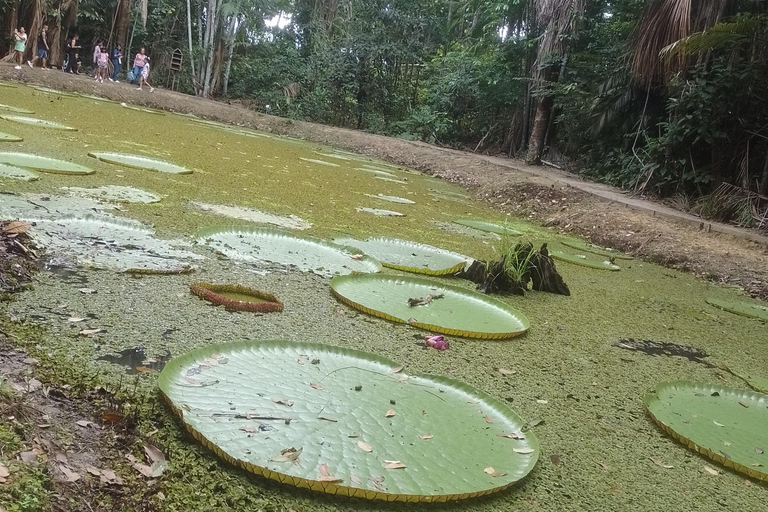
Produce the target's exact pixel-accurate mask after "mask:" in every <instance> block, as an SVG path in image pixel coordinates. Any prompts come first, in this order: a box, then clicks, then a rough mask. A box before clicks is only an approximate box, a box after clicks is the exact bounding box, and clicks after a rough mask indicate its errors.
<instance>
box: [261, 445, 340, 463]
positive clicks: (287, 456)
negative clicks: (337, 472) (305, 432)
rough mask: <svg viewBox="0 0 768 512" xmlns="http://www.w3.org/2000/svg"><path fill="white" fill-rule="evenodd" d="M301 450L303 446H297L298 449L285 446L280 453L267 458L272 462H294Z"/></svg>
mask: <svg viewBox="0 0 768 512" xmlns="http://www.w3.org/2000/svg"><path fill="white" fill-rule="evenodd" d="M302 450H303V448H299V449H298V450H297V449H296V448H286V449H285V450H283V451H282V452H280V455H278V456H277V457H274V458H271V459H269V460H271V461H273V462H294V461H296V460H297V459H298V458H299V455H301V451H302ZM326 467H327V466H326Z"/></svg>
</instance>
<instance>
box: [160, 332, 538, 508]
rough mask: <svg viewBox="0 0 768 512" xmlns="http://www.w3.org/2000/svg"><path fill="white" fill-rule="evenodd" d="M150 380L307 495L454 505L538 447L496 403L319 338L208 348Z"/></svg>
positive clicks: (254, 465) (221, 444)
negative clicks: (317, 341)
mask: <svg viewBox="0 0 768 512" xmlns="http://www.w3.org/2000/svg"><path fill="white" fill-rule="evenodd" d="M313 362H314V364H312V363H313ZM158 387H159V388H160V391H161V392H162V393H163V395H164V396H165V398H166V400H167V401H168V403H169V404H170V406H171V408H172V409H173V410H174V411H175V412H176V414H178V416H179V417H180V419H181V421H182V422H183V424H184V426H185V428H186V429H187V430H188V431H189V432H190V433H191V434H192V436H193V437H194V438H195V439H197V440H198V441H200V442H201V443H202V444H203V445H205V446H207V447H208V448H210V449H211V450H213V451H214V452H215V453H216V454H217V455H219V456H220V457H222V458H223V459H225V460H226V461H228V462H230V463H231V464H233V465H235V466H237V467H240V468H243V469H246V470H247V471H250V472H252V473H255V474H257V475H262V476H264V477H266V478H270V479H273V480H277V481H279V482H282V483H286V484H289V485H293V486H297V487H301V488H306V489H311V490H313V491H319V492H326V493H331V494H336V495H342V496H350V497H358V498H366V499H379V500H386V501H403V502H404V501H408V502H445V501H454V500H461V499H466V498H472V497H476V496H482V495H486V494H491V493H494V492H498V491H501V490H503V489H506V488H508V487H509V486H511V485H512V484H514V483H515V482H517V481H519V480H521V479H522V478H524V477H525V476H526V475H527V474H528V473H529V472H530V471H531V470H532V469H533V467H534V466H535V465H536V462H537V460H538V458H539V454H540V448H539V443H538V440H537V439H536V437H535V436H534V435H533V433H531V432H530V431H529V432H525V433H522V430H523V427H524V425H525V422H524V421H523V420H522V419H521V418H520V417H519V416H518V415H517V414H515V413H514V412H513V411H512V410H511V409H509V407H507V406H506V404H504V403H503V402H501V401H500V400H497V399H496V398H494V397H492V396H490V395H488V394H486V393H484V392H482V391H479V390H477V389H475V388H473V387H471V386H469V385H467V384H464V383H462V382H459V381H456V380H453V379H448V378H445V377H438V376H430V375H423V374H413V373H409V372H408V371H407V370H403V369H402V366H399V365H398V364H397V363H396V362H394V361H391V360H389V359H385V358H383V357H380V356H377V355H374V354H368V353H365V352H359V351H356V350H350V349H344V348H338V347H333V346H329V345H323V344H313V343H295V342H290V341H246V342H240V343H226V344H218V343H217V344H213V345H210V346H207V347H203V348H200V349H197V350H193V351H191V352H189V353H187V354H184V355H182V356H179V357H176V358H174V359H173V360H171V361H170V362H169V363H168V364H167V365H166V366H165V368H164V369H163V371H162V373H161V374H160V377H159V379H158Z"/></svg>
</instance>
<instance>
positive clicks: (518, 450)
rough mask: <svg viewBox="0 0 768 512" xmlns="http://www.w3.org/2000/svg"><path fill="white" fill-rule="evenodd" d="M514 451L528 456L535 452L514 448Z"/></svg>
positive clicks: (528, 449)
mask: <svg viewBox="0 0 768 512" xmlns="http://www.w3.org/2000/svg"><path fill="white" fill-rule="evenodd" d="M512 451H514V452H515V453H519V454H522V455H527V454H529V453H533V451H534V450H533V448H512Z"/></svg>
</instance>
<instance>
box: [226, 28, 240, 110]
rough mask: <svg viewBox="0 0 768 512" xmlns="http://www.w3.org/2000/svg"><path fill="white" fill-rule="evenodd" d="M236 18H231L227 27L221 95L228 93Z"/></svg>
mask: <svg viewBox="0 0 768 512" xmlns="http://www.w3.org/2000/svg"><path fill="white" fill-rule="evenodd" d="M237 25H238V23H237V17H236V16H233V17H232V20H231V21H230V25H229V36H228V37H227V64H226V66H225V67H224V84H223V87H222V89H223V91H222V92H223V95H224V96H226V95H227V92H229V72H230V71H231V70H232V55H233V54H234V53H235V35H236V34H237Z"/></svg>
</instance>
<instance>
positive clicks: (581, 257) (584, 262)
mask: <svg viewBox="0 0 768 512" xmlns="http://www.w3.org/2000/svg"><path fill="white" fill-rule="evenodd" d="M549 255H550V256H551V257H552V258H554V259H556V260H560V261H567V262H568V263H573V264H574V265H581V266H582V267H588V268H596V269H600V270H611V271H614V272H616V271H618V270H621V267H620V266H618V265H614V264H613V263H611V262H610V261H604V260H596V259H591V258H589V257H588V256H587V255H586V254H568V253H566V252H562V251H549Z"/></svg>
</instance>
